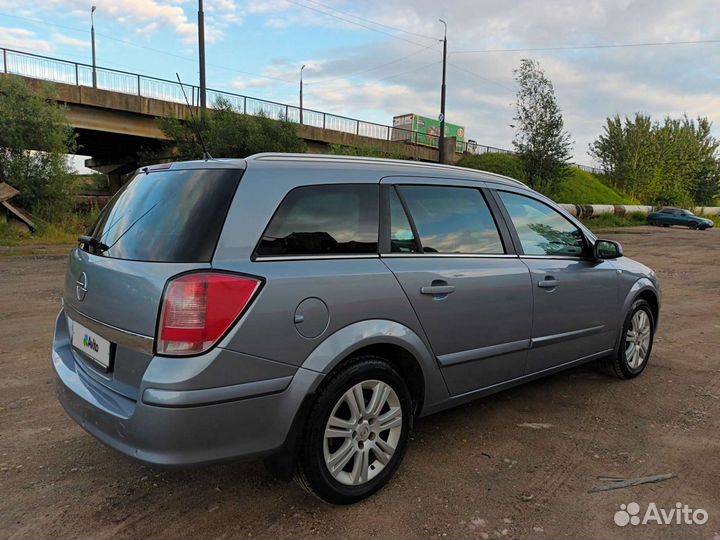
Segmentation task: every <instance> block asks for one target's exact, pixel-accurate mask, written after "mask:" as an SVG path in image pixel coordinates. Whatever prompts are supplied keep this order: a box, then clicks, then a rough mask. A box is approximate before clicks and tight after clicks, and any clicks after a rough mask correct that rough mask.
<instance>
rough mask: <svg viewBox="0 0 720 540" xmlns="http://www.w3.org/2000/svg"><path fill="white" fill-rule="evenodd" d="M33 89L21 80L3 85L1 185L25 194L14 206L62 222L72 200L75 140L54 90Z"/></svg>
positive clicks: (1, 81)
mask: <svg viewBox="0 0 720 540" xmlns="http://www.w3.org/2000/svg"><path fill="white" fill-rule="evenodd" d="M34 88H35V87H33V88H31V87H30V86H29V85H28V84H27V83H26V82H25V81H23V80H22V79H19V78H16V77H5V78H2V79H0V181H4V182H7V183H8V184H10V185H12V186H13V187H15V188H17V189H18V190H20V195H19V196H18V197H17V198H15V199H14V200H13V203H15V204H17V205H18V206H20V207H22V208H24V209H26V210H27V211H29V212H31V213H33V214H35V215H36V216H38V217H41V218H61V217H62V215H63V214H65V213H66V212H67V211H68V209H69V207H70V203H71V200H72V195H73V181H74V179H73V176H72V174H71V170H70V167H69V164H68V160H67V157H66V155H67V154H71V153H73V152H74V151H75V135H74V133H73V131H72V128H71V127H70V125H69V124H68V123H67V120H66V119H65V109H64V108H63V107H61V106H59V105H56V104H55V103H53V102H52V98H53V88H52V86H50V85H43V86H40V87H39V89H37V90H36V89H34Z"/></svg>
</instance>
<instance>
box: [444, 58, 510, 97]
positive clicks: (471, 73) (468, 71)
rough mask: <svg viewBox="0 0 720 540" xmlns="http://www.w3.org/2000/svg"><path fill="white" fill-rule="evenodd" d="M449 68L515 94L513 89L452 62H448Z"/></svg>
mask: <svg viewBox="0 0 720 540" xmlns="http://www.w3.org/2000/svg"><path fill="white" fill-rule="evenodd" d="M448 66H451V67H454V68H455V69H457V70H459V71H463V72H465V73H467V74H468V75H472V76H473V77H477V78H478V79H480V80H482V81H485V82H487V83H490V84H494V85H495V86H499V87H500V88H504V89H505V90H510V91H511V92H515V90H514V89H513V88H510V87H509V86H505V85H504V84H502V83H500V82H498V81H494V80H492V79H488V78H487V77H483V76H482V75H478V74H477V73H475V72H474V71H470V70H469V69H465V68H464V67H461V66H458V65H457V64H453V63H452V62H448Z"/></svg>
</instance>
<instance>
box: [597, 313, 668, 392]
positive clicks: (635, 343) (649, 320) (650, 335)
mask: <svg viewBox="0 0 720 540" xmlns="http://www.w3.org/2000/svg"><path fill="white" fill-rule="evenodd" d="M654 338H655V318H654V316H653V310H652V308H651V307H650V304H648V302H647V301H645V300H642V299H639V300H635V302H633V305H632V308H631V309H630V311H629V313H628V314H627V316H626V317H625V323H624V324H623V328H622V335H621V337H620V344H619V345H618V348H617V350H616V351H615V352H614V353H613V354H612V355H611V356H609V357H607V358H603V359H602V360H600V362H599V366H600V368H601V369H602V371H604V372H605V373H607V374H608V375H612V376H614V377H618V378H620V379H632V378H633V377H637V376H638V375H640V373H642V372H643V370H644V369H645V367H646V366H647V364H648V361H649V360H650V353H651V352H652V346H653V340H654Z"/></svg>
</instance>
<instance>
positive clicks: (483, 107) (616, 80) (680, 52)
mask: <svg viewBox="0 0 720 540" xmlns="http://www.w3.org/2000/svg"><path fill="white" fill-rule="evenodd" d="M94 3H95V5H97V10H96V12H95V30H96V39H97V63H98V66H104V67H108V68H115V69H120V70H125V71H131V72H134V73H140V74H145V75H152V76H155V77H159V78H164V79H175V73H176V72H177V73H179V75H180V76H181V78H182V79H183V81H185V82H188V83H193V84H197V81H198V68H197V26H196V17H197V2H196V1H194V0H123V1H119V0H115V1H113V0H95V1H94ZM91 4H92V0H89V1H84V0H24V1H23V2H22V3H21V4H19V3H18V2H17V0H0V47H7V48H13V49H19V50H22V51H27V52H33V53H38V54H44V55H47V56H52V57H57V58H63V59H67V60H72V61H77V62H86V63H90V60H91V49H90V31H89V28H90V6H91ZM205 13H206V40H207V45H206V54H207V84H208V87H209V88H214V89H218V90H226V91H231V92H237V93H241V94H245V95H248V96H253V97H257V98H261V99H267V100H273V101H279V102H283V103H289V104H293V105H296V104H297V103H298V80H299V72H300V67H301V66H302V65H303V64H304V65H306V68H305V70H304V75H303V79H304V82H305V85H304V106H305V107H306V108H309V109H315V110H318V111H326V112H331V113H335V114H340V115H344V116H349V117H354V118H360V119H363V120H368V121H374V122H377V123H380V124H391V123H392V117H393V116H395V115H400V114H405V113H410V112H414V113H418V114H422V115H425V116H430V117H437V115H438V113H439V110H440V80H441V72H442V64H441V60H442V43H441V41H440V40H441V38H442V36H443V25H442V23H440V22H439V21H438V19H444V20H445V21H446V22H447V28H448V52H449V54H448V66H447V106H446V119H447V121H448V122H451V123H454V124H460V125H463V126H465V128H466V135H467V138H470V139H474V140H476V141H477V142H478V143H479V144H482V145H488V146H495V147H500V148H511V145H512V140H513V135H514V129H513V127H512V125H513V123H514V122H513V116H514V112H515V94H516V91H517V84H516V82H515V81H514V74H513V70H514V69H515V68H517V66H518V65H519V63H520V60H521V59H522V58H533V59H536V60H538V61H539V62H540V65H541V67H542V68H543V69H544V71H545V72H546V74H547V75H548V76H549V78H550V80H551V81H552V82H553V85H554V88H555V92H556V96H557V100H558V104H559V106H560V108H561V110H562V113H563V116H564V120H565V126H566V128H567V130H568V131H569V132H570V134H571V136H572V138H573V141H574V147H573V154H574V160H575V161H576V162H578V163H584V164H592V158H591V157H590V156H589V155H588V153H587V150H588V145H589V144H590V143H591V142H592V141H593V140H595V139H596V138H597V137H598V135H600V133H601V132H602V127H603V124H604V122H605V119H606V118H607V117H608V116H612V115H615V114H620V115H634V114H635V113H636V112H643V113H647V114H651V115H652V116H653V117H654V118H657V119H661V118H663V117H665V116H668V115H669V116H672V117H679V116H682V115H683V114H687V115H688V116H690V117H697V116H707V117H708V118H709V119H710V120H711V121H712V122H714V127H713V132H714V135H715V136H718V137H720V5H718V2H717V0H684V1H682V2H680V1H677V0H543V1H538V0H482V1H479V0H445V1H438V0H365V1H362V0H361V1H358V0H355V1H351V0H265V1H263V0H205ZM709 40H715V42H710V43H686V44H668V42H698V41H709ZM646 43H654V44H664V45H654V46H623V47H604V46H606V45H638V44H646ZM528 49H534V50H528ZM538 49H541V50H538Z"/></svg>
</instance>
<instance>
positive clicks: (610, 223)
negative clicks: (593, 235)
mask: <svg viewBox="0 0 720 540" xmlns="http://www.w3.org/2000/svg"><path fill="white" fill-rule="evenodd" d="M581 221H582V222H583V223H584V224H585V225H587V227H588V228H589V229H590V230H593V231H594V230H597V229H606V228H609V227H637V226H639V225H647V216H646V215H645V214H644V213H642V212H630V213H629V214H625V215H624V216H616V215H614V214H601V215H599V216H594V217H590V218H584V219H582V220H581Z"/></svg>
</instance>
